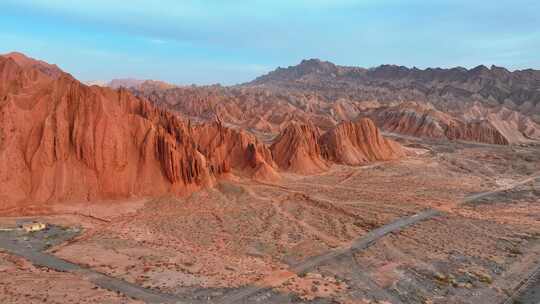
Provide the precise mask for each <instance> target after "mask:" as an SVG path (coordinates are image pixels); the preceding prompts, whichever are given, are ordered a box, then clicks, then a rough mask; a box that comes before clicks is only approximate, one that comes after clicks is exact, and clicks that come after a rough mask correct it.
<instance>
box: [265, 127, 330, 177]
mask: <svg viewBox="0 0 540 304" xmlns="http://www.w3.org/2000/svg"><path fill="white" fill-rule="evenodd" d="M319 137H320V132H319V130H318V129H317V128H316V127H314V126H313V125H305V124H299V123H296V122H291V123H290V124H289V125H288V126H287V127H286V128H285V129H284V130H283V131H282V132H281V134H280V135H279V136H278V137H277V138H276V140H275V141H274V143H273V144H272V146H271V147H270V149H271V150H272V155H273V156H274V159H275V161H276V163H277V164H278V165H279V167H280V168H283V169H286V170H290V171H293V172H296V173H300V174H312V173H319V172H322V171H325V170H327V169H328V163H327V162H326V161H325V160H324V159H323V158H322V156H321V149H320V146H319Z"/></svg>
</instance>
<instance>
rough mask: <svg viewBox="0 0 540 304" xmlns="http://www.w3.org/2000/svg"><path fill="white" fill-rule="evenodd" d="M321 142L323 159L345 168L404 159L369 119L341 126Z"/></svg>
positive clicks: (323, 137) (397, 146)
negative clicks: (343, 165) (345, 166)
mask: <svg viewBox="0 0 540 304" xmlns="http://www.w3.org/2000/svg"><path fill="white" fill-rule="evenodd" d="M320 142H321V150H322V155H323V157H324V158H325V159H328V160H330V161H332V162H336V163H340V164H346V165H353V166H354V165H361V164H365V163H368V162H374V161H383V160H392V159H397V158H400V157H402V156H403V155H404V153H403V151H402V149H401V146H400V145H399V144H398V143H396V142H394V141H392V140H389V139H386V138H384V137H383V136H382V135H381V134H380V132H379V129H378V128H377V127H376V126H375V124H374V123H373V121H372V120H370V119H368V118H363V119H360V120H358V121H356V122H350V121H349V122H344V123H341V124H339V125H338V126H336V127H335V128H334V129H332V130H330V131H328V132H326V133H325V134H324V135H323V136H322V138H321V139H320Z"/></svg>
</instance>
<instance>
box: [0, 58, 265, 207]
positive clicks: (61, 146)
mask: <svg viewBox="0 0 540 304" xmlns="http://www.w3.org/2000/svg"><path fill="white" fill-rule="evenodd" d="M20 60H21V58H19V61H20ZM23 62H26V63H25V64H20V63H18V61H16V60H14V59H12V58H11V57H9V56H8V57H2V56H0V77H1V78H0V168H2V170H0V206H1V207H2V208H8V207H10V206H14V205H17V204H19V203H28V202H32V203H42V202H53V201H54V202H56V201H72V200H97V199H116V198H127V197H132V196H153V195H162V194H166V193H173V194H186V193H190V192H192V191H194V190H196V189H199V188H200V187H203V186H207V185H211V184H212V183H213V182H214V180H215V179H216V178H217V177H219V176H220V175H221V174H225V173H228V172H232V171H236V172H238V173H239V174H244V173H246V174H249V175H256V176H257V177H258V178H264V176H267V177H272V178H275V176H270V175H271V173H272V172H271V171H272V169H273V168H274V167H275V164H274V163H273V161H272V158H271V153H270V151H269V150H268V149H267V148H266V147H265V146H264V145H262V144H260V143H259V142H258V141H257V140H256V139H254V138H253V137H250V136H247V135H246V134H244V133H243V132H241V131H235V130H231V129H228V128H225V127H223V126H222V125H221V124H214V123H208V124H203V125H198V126H192V125H191V124H190V123H187V122H185V121H184V120H181V119H180V118H178V117H177V116H176V115H175V114H173V113H171V112H169V111H167V110H163V109H160V108H157V107H156V106H154V105H152V104H151V103H150V102H148V101H146V100H144V99H141V98H138V97H135V96H133V95H132V94H131V93H130V92H128V91H126V90H125V89H120V90H112V89H109V88H102V87H98V86H91V87H88V86H86V85H83V84H81V83H80V82H79V81H77V80H76V79H74V78H73V77H71V76H70V75H69V74H66V73H63V72H59V74H56V72H55V73H51V72H50V70H49V69H50V66H44V67H42V66H40V65H41V63H40V62H39V61H35V60H32V59H30V58H28V59H24V60H23ZM28 62H31V64H27V63H28ZM15 173H16V174H15Z"/></svg>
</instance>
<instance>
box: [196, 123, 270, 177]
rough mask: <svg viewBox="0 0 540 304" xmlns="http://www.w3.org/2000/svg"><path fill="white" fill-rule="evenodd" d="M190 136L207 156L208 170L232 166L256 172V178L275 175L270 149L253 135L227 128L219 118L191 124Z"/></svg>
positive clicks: (215, 170)
mask: <svg viewBox="0 0 540 304" xmlns="http://www.w3.org/2000/svg"><path fill="white" fill-rule="evenodd" d="M192 137H193V139H194V141H195V143H196V145H197V149H198V150H199V151H200V152H201V153H202V154H203V155H204V156H205V157H206V159H207V160H208V167H209V168H210V172H211V173H215V174H221V173H225V172H230V171H231V168H235V169H237V170H241V171H244V172H246V173H248V174H250V175H254V174H257V175H258V178H262V177H263V176H264V175H269V177H270V178H271V179H272V180H275V179H276V178H277V173H275V172H272V171H273V168H275V166H276V165H275V163H274V161H273V159H272V154H271V152H270V150H269V149H268V148H267V147H266V146H265V145H263V144H262V143H260V142H259V141H258V140H257V138H255V137H254V136H253V135H250V134H248V133H246V132H244V131H242V130H235V129H230V128H226V127H224V126H223V124H222V122H221V121H220V120H219V119H218V120H217V121H215V122H211V123H205V124H201V125H198V126H195V127H193V128H192ZM262 171H264V172H262ZM263 173H264V174H263Z"/></svg>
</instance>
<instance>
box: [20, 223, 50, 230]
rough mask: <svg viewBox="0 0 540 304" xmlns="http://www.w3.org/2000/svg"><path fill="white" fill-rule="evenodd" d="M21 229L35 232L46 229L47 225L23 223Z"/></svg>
mask: <svg viewBox="0 0 540 304" xmlns="http://www.w3.org/2000/svg"><path fill="white" fill-rule="evenodd" d="M21 228H22V229H23V230H24V231H26V232H36V231H41V230H45V229H46V228H47V224H44V223H40V222H33V223H25V224H22V226H21Z"/></svg>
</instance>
